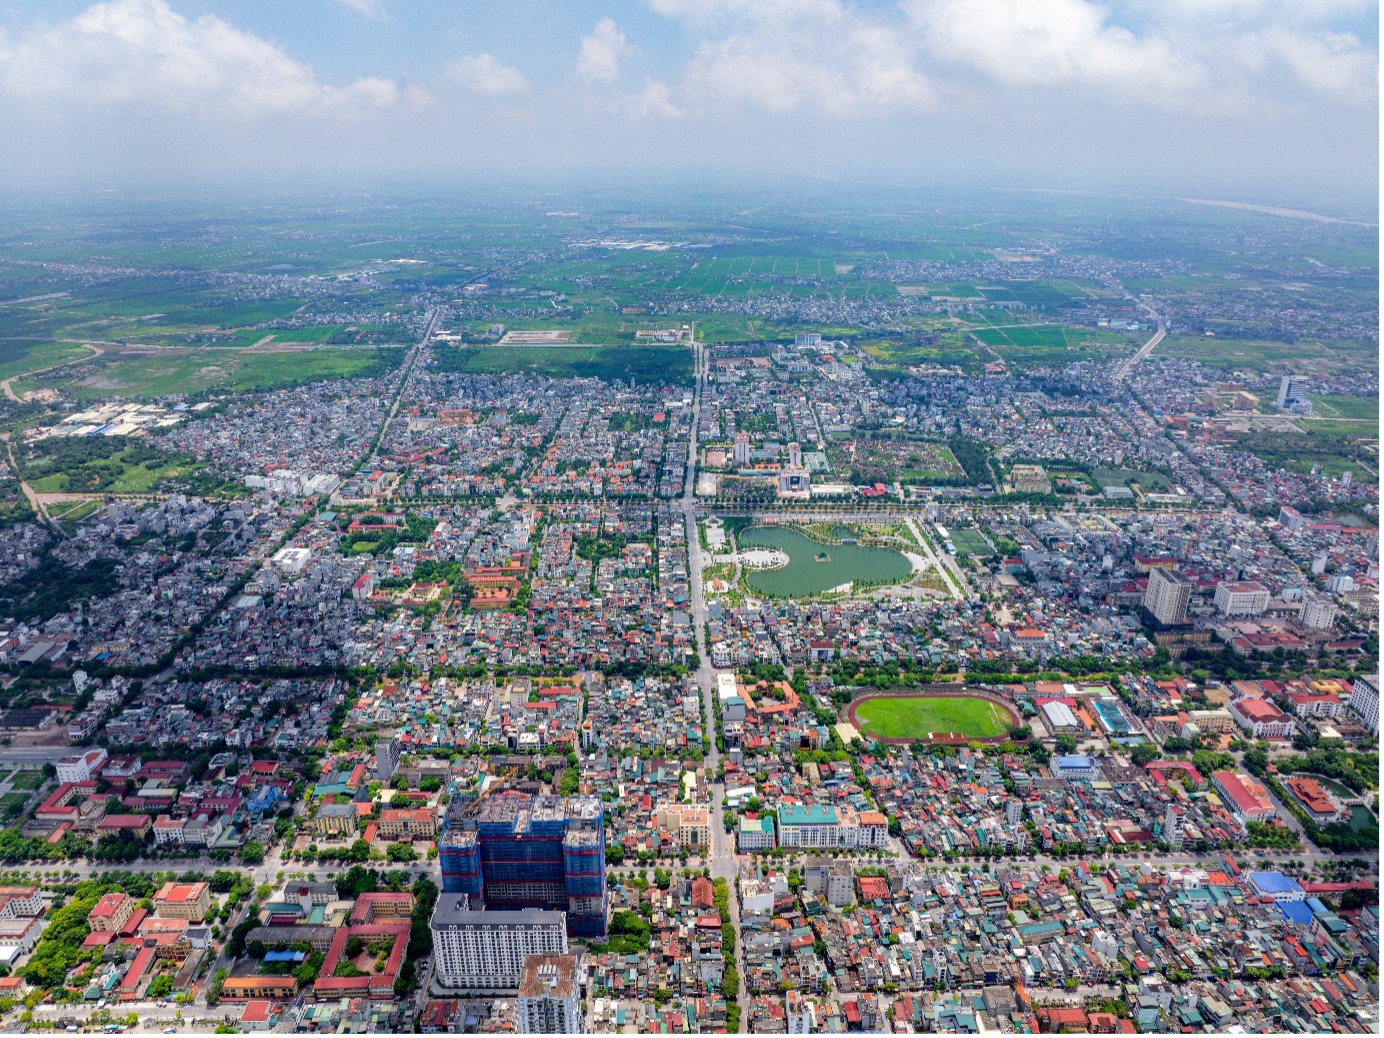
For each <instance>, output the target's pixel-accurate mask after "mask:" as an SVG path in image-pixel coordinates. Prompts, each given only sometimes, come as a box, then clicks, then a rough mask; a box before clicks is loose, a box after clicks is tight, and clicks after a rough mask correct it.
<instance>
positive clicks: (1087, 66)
mask: <svg viewBox="0 0 1384 1038" xmlns="http://www.w3.org/2000/svg"><path fill="white" fill-rule="evenodd" d="M904 9H905V11H906V12H907V14H908V16H909V18H910V19H911V20H912V21H913V22H914V23H915V24H916V25H917V26H918V27H919V28H920V29H921V31H922V33H923V44H924V46H925V47H926V49H927V51H928V53H929V54H930V55H931V56H932V58H933V60H935V61H936V62H938V63H939V64H946V65H952V66H963V67H966V68H969V69H971V70H974V71H977V72H979V73H981V74H982V75H983V76H985V77H987V78H989V79H991V80H993V81H996V82H998V83H1002V84H1007V85H1018V86H1027V85H1047V86H1052V85H1061V84H1069V83H1077V84H1083V85H1087V86H1100V87H1118V88H1121V89H1127V90H1132V91H1134V92H1140V93H1150V94H1152V93H1156V92H1159V91H1166V90H1167V89H1169V88H1181V87H1183V86H1186V85H1188V84H1189V83H1190V82H1191V81H1192V79H1193V78H1195V75H1194V73H1193V70H1192V69H1190V68H1189V67H1188V66H1187V63H1186V62H1185V60H1184V59H1183V58H1182V57H1181V56H1180V55H1179V54H1178V53H1177V52H1176V51H1175V50H1174V49H1173V48H1172V47H1170V46H1169V45H1168V44H1167V43H1166V42H1165V41H1164V40H1162V39H1160V38H1158V37H1156V36H1144V37H1140V36H1137V35H1135V34H1134V33H1133V32H1131V31H1130V30H1128V29H1125V28H1122V27H1119V26H1116V25H1111V24H1109V23H1108V18H1107V15H1106V12H1105V11H1104V10H1103V9H1102V8H1100V7H1097V6H1096V5H1095V4H1091V3H1087V2H1086V0H905V5H904Z"/></svg>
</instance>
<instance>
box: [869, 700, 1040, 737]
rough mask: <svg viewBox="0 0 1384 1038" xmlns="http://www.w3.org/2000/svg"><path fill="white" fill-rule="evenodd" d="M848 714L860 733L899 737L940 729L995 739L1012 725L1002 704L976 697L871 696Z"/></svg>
mask: <svg viewBox="0 0 1384 1038" xmlns="http://www.w3.org/2000/svg"><path fill="white" fill-rule="evenodd" d="M851 716H852V719H853V721H854V723H855V726H856V727H857V728H859V729H860V730H861V732H863V733H866V734H868V735H873V736H875V737H877V738H880V739H899V740H912V739H926V738H928V736H929V735H932V734H934V733H943V732H955V733H958V734H960V735H964V736H966V737H967V738H971V739H994V738H997V737H998V736H1001V735H1004V734H1005V733H1006V732H1008V731H1009V729H1010V727H1011V726H1012V725H1013V724H1014V719H1013V717H1012V715H1010V714H1009V713H1008V712H1007V711H1005V710H1004V709H1003V708H1002V707H1000V706H999V705H997V704H995V703H993V702H991V701H990V700H988V699H981V698H979V697H975V696H927V695H919V696H873V697H869V698H866V699H864V700H858V701H857V702H856V703H854V704H853V705H852V706H851Z"/></svg>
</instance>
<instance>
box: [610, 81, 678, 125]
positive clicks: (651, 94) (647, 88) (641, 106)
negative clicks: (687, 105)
mask: <svg viewBox="0 0 1384 1038" xmlns="http://www.w3.org/2000/svg"><path fill="white" fill-rule="evenodd" d="M619 107H620V108H621V110H622V111H624V113H625V114H626V115H629V116H631V117H633V118H635V119H646V118H651V117H652V118H656V119H681V118H682V117H683V115H684V112H683V110H682V109H681V108H679V107H678V106H677V105H675V104H674V103H673V91H672V89H671V88H670V87H669V86H668V84H667V83H662V82H660V81H658V80H656V79H649V80H645V82H644V89H643V90H641V91H640V92H639V93H637V94H631V95H630V96H629V97H626V98H625V99H624V100H623V101H622V102H621V103H620V105H619Z"/></svg>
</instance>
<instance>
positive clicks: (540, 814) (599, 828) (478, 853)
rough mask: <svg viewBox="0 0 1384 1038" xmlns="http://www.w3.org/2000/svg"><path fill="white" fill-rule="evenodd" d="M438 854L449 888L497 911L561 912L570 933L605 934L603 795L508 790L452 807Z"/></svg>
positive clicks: (587, 935)
mask: <svg viewBox="0 0 1384 1038" xmlns="http://www.w3.org/2000/svg"><path fill="white" fill-rule="evenodd" d="M438 851H439V856H440V858H441V866H442V889H443V890H444V891H446V892H448V893H459V894H468V895H470V896H471V897H472V898H473V899H474V900H475V902H476V903H478V904H479V903H481V902H482V901H483V902H484V904H486V905H487V906H490V907H492V908H509V909H519V908H543V909H549V910H561V911H562V912H564V913H565V918H566V921H567V924H568V926H570V927H571V928H572V934H573V936H579V937H601V936H604V935H605V932H606V880H605V811H604V808H603V807H602V804H601V801H600V800H599V799H598V798H596V797H589V796H582V797H568V798H567V799H565V800H564V799H563V798H562V797H556V796H549V795H542V796H533V795H530V794H527V793H519V792H511V791H507V792H503V793H497V794H494V795H492V796H488V797H484V798H482V799H480V800H478V801H475V802H472V803H469V804H467V803H455V804H453V806H452V808H451V809H450V810H449V811H448V813H447V817H446V821H445V826H444V830H443V833H442V835H441V837H440V839H439V841H438Z"/></svg>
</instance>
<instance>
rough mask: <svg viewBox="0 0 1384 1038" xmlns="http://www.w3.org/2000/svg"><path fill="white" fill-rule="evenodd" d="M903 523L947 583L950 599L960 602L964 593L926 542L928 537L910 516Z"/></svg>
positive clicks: (924, 555) (940, 558)
mask: <svg viewBox="0 0 1384 1038" xmlns="http://www.w3.org/2000/svg"><path fill="white" fill-rule="evenodd" d="M904 523H905V525H907V527H908V529H909V532H911V533H912V534H913V539H914V540H916V541H917V542H918V544H919V545H921V546H922V549H923V557H924V558H926V559H928V561H930V562H931V563H932V565H933V568H934V569H936V570H937V572H938V573H940V574H941V576H942V581H943V582H944V583H945V584H946V585H947V591H948V592H950V593H951V596H952V599H953V600H954V601H956V602H960V601H961V600H962V599H963V598H964V597H965V595H963V594H962V593H961V589H960V588H959V587H957V586H956V580H955V579H954V578H953V577H952V572H951V570H950V569H949V568H948V567H947V566H946V565H945V563H944V562H943V560H942V557H941V556H940V555H939V554H938V553H937V552H936V551H934V550H933V547H932V545H931V544H930V543H929V542H928V539H927V538H926V537H924V536H923V531H922V530H920V529H918V523H917V521H916V520H915V519H914V518H913V517H912V516H908V517H907V518H906V519H904Z"/></svg>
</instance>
